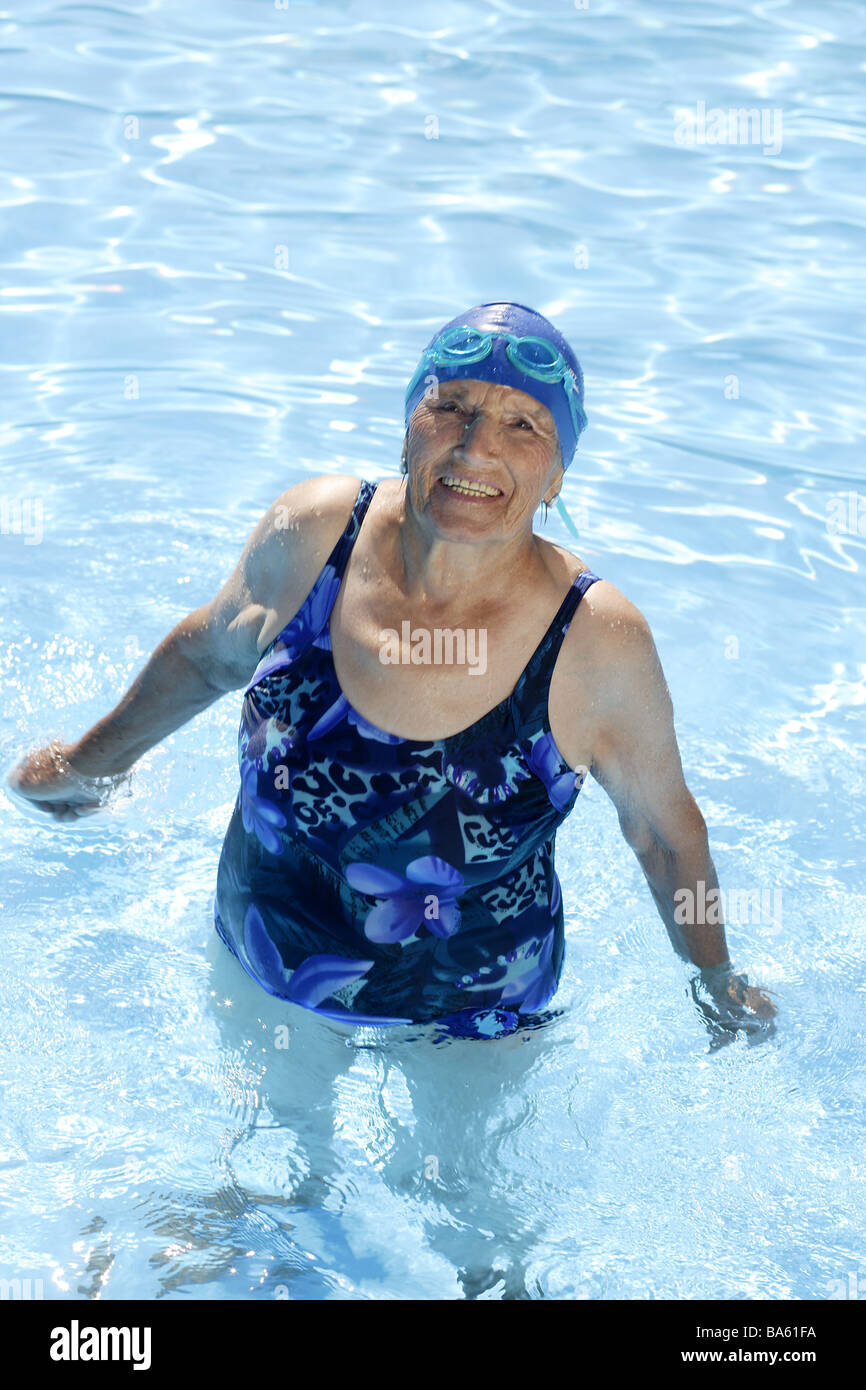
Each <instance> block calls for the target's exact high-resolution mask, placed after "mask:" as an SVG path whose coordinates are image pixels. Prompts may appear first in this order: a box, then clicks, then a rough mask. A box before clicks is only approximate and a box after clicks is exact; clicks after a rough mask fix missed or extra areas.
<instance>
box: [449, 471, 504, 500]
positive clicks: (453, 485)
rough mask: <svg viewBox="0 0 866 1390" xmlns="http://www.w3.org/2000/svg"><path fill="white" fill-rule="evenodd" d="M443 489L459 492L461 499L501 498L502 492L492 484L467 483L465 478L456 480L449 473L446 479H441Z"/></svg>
mask: <svg viewBox="0 0 866 1390" xmlns="http://www.w3.org/2000/svg"><path fill="white" fill-rule="evenodd" d="M439 481H440V483H441V484H442V486H443V487H447V488H448V490H449V491H450V492H457V493H459V494H460V496H461V497H501V496H502V491H501V489H500V488H498V487H493V486H492V485H491V484H490V483H475V482H471V483H470V482H467V480H466V479H465V478H455V477H453V476H452V475H451V474H450V473H447V474H446V475H445V477H444V478H440V479H439Z"/></svg>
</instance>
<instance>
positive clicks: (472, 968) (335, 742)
mask: <svg viewBox="0 0 866 1390" xmlns="http://www.w3.org/2000/svg"><path fill="white" fill-rule="evenodd" d="M374 492H375V484H373V483H370V482H367V481H366V480H365V481H364V482H363V483H362V485H361V490H360V492H359V494H358V497H357V500H356V502H355V505H354V508H353V510H352V515H351V517H350V518H349V521H348V523H347V525H346V529H345V531H344V532H343V534H342V536H341V537H340V539H339V540H338V541H337V543H336V545H335V546H334V549H333V551H332V552H331V554H330V556H329V558H328V560H327V562H326V564H325V565H324V567H323V569H322V571H321V573H320V574H319V577H318V579H317V580H316V583H315V584H314V586H313V588H312V590H311V591H310V593H309V595H308V596H307V599H306V602H305V603H304V605H303V607H302V608H301V609H300V611H299V612H298V613H296V615H295V616H294V618H292V620H291V622H290V623H288V624H287V626H286V627H285V628H283V630H282V632H281V633H280V634H279V636H278V637H276V638H275V639H274V641H273V642H272V643H271V645H270V646H269V647H268V649H267V651H265V652H264V653H263V655H262V657H261V660H260V661H259V664H258V667H257V668H256V671H255V673H254V675H253V678H252V680H251V681H250V684H249V685H248V686H247V688H246V691H245V692H244V703H243V711H242V714H241V723H240V729H239V733H238V761H239V766H240V788H239V790H238V795H237V800H236V802H235V806H234V810H233V813H232V817H231V821H230V822H229V827H228V830H227V832H226V837H225V842H224V844H223V849H222V854H221V857H220V863H219V870H218V874H217V888H216V897H215V900H214V920H215V925H216V929H217V931H218V933H219V935H220V937H221V938H222V940H223V941H224V942H225V943H226V945H227V946H228V947H229V949H230V950H232V951H233V952H234V954H235V955H236V956H237V957H238V959H239V961H240V962H241V964H242V965H243V967H244V969H245V970H246V971H247V972H248V973H249V974H250V975H251V976H252V977H253V979H254V980H256V981H257V982H258V983H259V984H260V985H261V986H262V987H263V988H264V989H266V990H267V991H268V992H269V993H270V994H273V995H275V996H276V997H277V998H279V999H286V1000H289V1001H291V1002H292V1003H294V1004H300V1005H303V1006H304V1007H305V1008H308V1009H314V1010H315V1011H316V1012H317V1013H319V1014H320V1015H324V1016H326V1017H328V1018H332V1019H340V1020H342V1021H344V1022H346V1023H348V1024H373V1025H376V1026H384V1025H395V1024H418V1023H433V1022H434V1021H435V1023H436V1024H437V1025H438V1027H439V1028H441V1030H442V1031H443V1032H444V1033H447V1034H451V1035H457V1036H461V1037H482V1038H486V1037H498V1036H501V1035H502V1034H504V1033H510V1032H514V1031H515V1030H516V1029H517V1028H519V1027H523V1026H538V1020H539V1015H538V1013H537V1011H538V1010H542V1009H543V1008H544V1006H545V1005H546V1004H547V1003H548V1001H549V1000H550V999H551V998H552V996H553V995H554V994H555V992H556V988H557V985H558V983H559V977H560V974H561V971H562V962H563V954H564V948H565V936H564V926H563V909H562V895H561V892H560V885H559V880H558V878H557V876H556V872H555V869H554V836H555V832H556V829H557V827H558V826H559V824H560V823H561V822H562V821H563V820H564V819H565V817H566V816H567V815H568V813H569V812H570V811H571V810H572V808H573V806H574V804H575V801H576V799H577V795H578V792H579V791H580V786H581V781H582V779H581V777H580V776H578V774H576V773H575V772H573V771H572V770H571V769H570V768H569V767H568V766H567V764H566V763H565V762H563V760H562V758H561V756H560V754H559V751H558V749H557V747H556V744H555V742H554V739H553V735H552V733H551V731H550V725H549V723H548V716H547V692H548V687H549V684H550V678H551V675H552V673H553V668H554V664H555V662H556V658H557V654H558V652H559V648H560V644H561V642H562V639H563V636H564V634H565V632H566V631H567V629H568V625H569V623H570V621H571V619H572V617H573V615H574V612H575V610H576V608H577V605H578V604H579V603H580V600H581V598H582V597H583V595H584V593H585V592H586V590H587V589H588V588H589V586H590V585H591V584H593V583H595V581H596V580H597V579H598V577H599V576H598V575H596V574H593V573H592V572H591V571H584V573H583V574H580V575H578V577H577V578H576V579H575V581H574V583H573V584H572V585H571V587H570V588H569V590H568V592H567V593H566V595H565V597H564V598H563V600H562V603H561V604H560V607H559V610H558V612H557V613H556V616H555V617H554V618H553V621H552V622H551V624H550V626H549V628H548V630H547V632H546V633H545V635H544V637H543V638H542V640H541V642H540V643H539V645H538V647H537V648H536V650H535V652H534V654H533V656H532V657H531V659H530V661H529V663H528V665H527V666H526V667H525V669H524V670H523V672H522V674H521V676H520V678H519V679H518V681H517V684H516V686H515V688H514V690H513V691H512V693H511V695H509V696H508V697H507V698H506V699H505V700H503V701H502V702H501V703H500V704H498V705H497V706H496V708H495V709H492V710H490V711H489V712H488V713H487V714H486V715H484V716H483V717H482V718H481V719H478V720H476V722H475V723H474V724H473V725H472V726H471V727H470V728H468V729H464V730H462V731H461V732H460V733H458V734H453V735H451V736H450V737H449V738H441V739H426V740H423V739H408V738H400V737H398V736H397V735H396V734H390V733H386V732H385V731H384V730H383V729H379V728H377V726H376V725H375V724H371V723H369V722H368V721H367V720H366V719H364V718H363V716H362V715H361V714H359V713H358V711H357V710H356V709H354V708H353V707H352V705H350V704H349V702H348V700H347V699H346V697H345V695H344V694H343V693H342V690H341V689H340V685H339V681H338V679H337V673H336V670H335V668H334V662H333V659H332V656H331V642H330V632H329V622H330V615H331V611H332V609H333V607H334V603H335V601H336V597H337V592H338V590H339V587H340V582H341V580H342V577H343V573H344V571H345V568H346V564H347V561H348V558H349V555H350V552H351V550H352V546H353V544H354V542H355V539H356V537H357V535H358V532H359V530H360V528H361V524H362V522H363V519H364V515H365V513H366V511H367V508H368V506H369V505H370V500H371V498H372V496H373V493H374Z"/></svg>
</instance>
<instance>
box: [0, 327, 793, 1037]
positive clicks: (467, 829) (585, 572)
mask: <svg viewBox="0 0 866 1390" xmlns="http://www.w3.org/2000/svg"><path fill="white" fill-rule="evenodd" d="M405 418H406V425H407V431H406V436H405V441H404V447H403V472H404V473H405V475H406V476H405V477H404V478H402V479H400V480H399V481H398V480H397V479H388V480H385V481H383V482H380V483H378V484H372V483H369V482H367V481H361V482H360V483H359V480H358V479H357V478H354V477H347V476H341V475H329V476H324V477H317V478H310V479H308V480H306V481H304V482H302V483H298V484H297V485H296V486H294V487H291V488H289V489H288V490H287V491H286V492H285V493H283V494H282V496H281V497H279V498H278V499H277V500H276V501H275V502H274V504H273V505H272V506H271V508H270V509H269V510H268V511H267V512H266V513H265V515H264V516H263V517H262V519H261V521H260V522H259V524H258V525H257V526H256V528H255V530H254V531H253V533H252V535H251V536H250V538H249V540H248V542H247V545H246V547H245V549H244V551H243V554H242V555H241V558H240V561H239V563H238V566H237V568H236V570H235V572H234V573H233V574H232V576H231V577H230V579H229V580H228V582H227V583H226V584H225V586H224V587H223V588H222V589H221V591H220V592H219V593H218V594H217V595H216V597H215V598H214V599H213V600H212V601H211V602H210V603H208V604H205V605H204V606H203V607H202V608H198V609H196V611H195V612H193V613H191V614H189V615H188V616H187V617H186V618H184V619H183V620H182V621H181V622H180V623H178V625H177V626H176V627H175V628H174V629H173V631H172V632H171V633H169V635H168V636H167V637H166V638H165V639H164V640H163V642H162V643H161V644H160V645H159V647H157V649H156V651H155V652H154V653H153V655H152V656H151V658H150V660H149V661H148V663H147V665H146V666H145V667H144V669H143V671H142V672H141V673H140V675H139V676H138V677H137V678H136V680H135V681H134V682H133V684H132V686H131V687H130V689H129V690H128V691H127V693H126V694H125V695H124V697H123V699H122V700H121V701H120V703H119V704H118V705H117V706H116V708H115V709H114V710H112V711H111V713H110V714H108V715H107V716H106V717H105V718H104V719H102V720H100V721H99V723H97V724H96V725H94V727H93V728H92V729H90V730H88V732H87V733H85V734H84V735H83V736H82V737H81V738H80V739H79V740H78V741H77V742H76V743H73V744H69V745H56V744H53V745H51V747H50V748H47V749H41V750H39V751H38V752H36V753H34V754H31V755H30V757H28V758H26V759H25V760H24V761H23V762H22V763H21V764H19V766H18V767H17V768H16V769H15V771H14V772H13V773H12V775H11V778H10V782H11V785H12V786H13V788H15V790H17V791H18V792H19V793H21V794H22V795H24V796H26V797H29V798H30V799H31V800H32V801H33V802H35V803H36V804H37V805H39V806H41V807H42V808H43V809H44V810H46V811H47V812H49V813H51V814H53V815H54V816H55V817H57V818H58V819H69V818H73V817H75V816H77V815H80V814H87V813H90V812H91V811H93V810H95V809H96V808H98V806H99V805H101V804H102V799H103V796H102V789H103V787H104V786H106V785H109V784H110V783H111V779H113V778H116V777H117V775H118V774H123V773H125V772H126V771H128V769H129V768H130V767H131V766H132V764H133V763H134V762H135V761H136V759H137V758H139V757H140V756H141V755H142V753H144V752H145V751H146V750H147V749H148V748H151V747H152V746H153V745H154V744H155V743H157V742H158V741H159V740H160V739H163V738H165V736H166V735H167V734H169V733H171V732H172V731H173V730H174V729H177V728H178V727H179V726H180V725H181V724H183V723H185V721H186V720H188V719H191V718H192V717H193V716H194V715H195V714H197V713H198V712H199V711H200V710H202V709H204V708H206V706H208V705H209V704H211V703H212V702H213V701H214V700H217V699H218V698H219V697H220V696H221V695H222V694H224V693H225V692H226V691H230V690H235V689H237V688H239V687H241V686H242V687H244V701H243V710H242V715H241V724H240V732H239V759H240V787H239V791H238V796H237V800H236V803H235V807H234V812H233V814H232V818H231V821H230V824H229V827H228V831H227V833H226V837H225V843H224V845H223V850H222V855H221V858H220V864H219V871H218V875H217V890H216V898H215V901H214V921H215V926H216V930H217V932H218V933H219V935H220V937H221V938H222V940H223V941H224V942H225V944H226V945H227V946H228V948H229V949H230V950H231V951H232V952H234V954H235V955H236V956H237V958H238V960H239V961H240V963H241V965H242V966H243V967H244V969H245V970H246V971H248V973H249V974H250V975H251V976H252V977H253V979H255V980H256V981H257V982H258V983H259V984H260V985H261V986H262V987H263V988H264V989H266V990H267V991H268V992H269V993H271V994H273V995H276V996H277V997H278V998H280V999H285V1000H288V1001H291V1002H293V1003H295V1004H300V1005H303V1006H305V1007H307V1008H311V1009H315V1010H317V1011H318V1012H319V1013H320V1014H323V1015H325V1016H327V1017H329V1018H332V1019H340V1020H343V1021H344V1022H346V1023H348V1024H355V1023H367V1024H376V1025H401V1024H418V1023H432V1022H434V1021H435V1022H436V1024H437V1025H439V1028H441V1029H442V1030H444V1032H446V1033H450V1034H457V1035H459V1036H470V1037H492V1036H499V1035H501V1034H504V1033H509V1032H513V1031H515V1030H516V1029H518V1028H521V1027H532V1026H538V1025H539V1023H540V1022H542V1021H543V1020H544V1018H545V1015H544V1014H543V1013H540V1012H539V1011H542V1010H544V1007H545V1005H546V1004H547V1003H548V1002H549V1001H550V999H551V998H552V997H553V995H554V994H555V992H556V989H557V985H558V982H559V978H560V973H561V970H562V963H563V952H564V929H563V905H562V893H561V889H560V883H559V880H558V878H557V874H556V870H555V867H554V842H555V834H556V830H557V828H558V826H559V825H560V823H561V822H562V821H563V820H564V819H565V817H566V816H567V815H568V814H569V812H570V811H571V810H572V809H573V808H574V805H575V802H576V799H577V796H578V793H579V791H580V788H581V785H582V782H583V778H584V776H585V774H586V772H587V771H591V772H592V774H593V776H594V777H595V778H596V779H597V780H598V781H599V782H600V783H601V785H602V786H603V787H604V788H605V790H606V791H607V793H608V795H609V796H610V797H611V799H612V800H613V802H614V805H615V806H616V808H617V811H618V813H619V821H620V825H621V827H622V831H623V834H624V836H625V838H626V840H627V841H628V843H629V844H630V845H631V847H632V849H633V850H634V852H635V854H636V855H637V857H638V860H639V862H640V864H641V867H642V868H643V870H644V873H645V875H646V878H647V881H648V883H649V887H650V891H651V892H652V895H653V898H654V900H655V903H656V906H657V908H658V910H659V913H660V915H661V917H662V920H663V922H664V925H665V927H666V928H667V931H668V933H669V936H670V938H671V941H672V944H673V946H674V949H675V950H677V951H678V953H679V954H680V955H682V956H683V958H684V959H690V960H691V961H692V962H693V963H694V964H695V965H697V966H698V967H700V971H701V977H702V978H703V980H704V982H705V983H706V985H707V986H708V989H709V993H710V996H711V997H712V998H713V999H714V1000H715V1004H716V1006H717V1009H718V1012H717V1011H716V1010H714V1009H712V1008H710V1009H709V1011H708V1006H706V1005H705V1004H703V1003H702V1002H701V1000H699V999H698V996H697V994H696V995H695V997H696V1000H697V1001H698V1002H699V1003H700V1004H701V1007H702V1008H703V1009H704V1012H705V1013H707V1014H708V1017H712V1019H713V1020H714V1022H715V1023H718V1024H721V1026H722V1027H723V1028H726V1029H729V1030H735V1029H736V1028H737V1027H739V1026H746V1027H747V1028H755V1027H759V1026H760V1025H759V1024H757V1021H756V1020H757V1018H767V1017H770V1016H771V1015H772V1014H773V1013H774V1012H775V1006H774V1005H773V1004H772V1003H771V1001H770V1000H769V999H768V997H767V996H766V994H764V993H763V992H761V991H759V990H757V989H755V988H754V987H751V986H749V985H748V981H747V980H746V978H745V977H744V976H742V975H735V974H734V973H733V970H732V968H731V963H730V960H729V958H728V950H727V946H726V942H725V933H724V928H723V926H722V923H721V921H720V919H719V913H718V911H717V899H718V884H717V879H716V874H715V869H714V867H713V862H712V859H711V857H710V853H709V849H708V843H707V829H706V824H705V822H704V819H703V816H702V815H701V812H700V810H699V809H698V807H697V805H696V803H695V801H694V799H693V797H692V796H691V794H690V792H689V790H688V787H687V786H686V784H685V781H684V780H683V772H682V766H681V762H680V756H679V751H678V748H677V741H676V736H675V733H674V726H673V721H672V711H671V701H670V697H669V694H668V690H667V686H666V683H665V679H664V675H663V673H662V670H661V666H660V664H659V659H658V656H657V654H656V649H655V646H654V643H653V639H652V635H651V633H650V630H649V627H648V625H647V623H646V620H645V619H644V617H643V615H642V614H641V613H640V612H639V611H638V609H637V608H635V606H634V605H633V604H632V603H630V602H629V600H628V599H627V598H625V597H624V596H623V595H622V594H621V593H620V592H619V591H618V590H617V589H616V588H615V587H614V586H613V585H612V584H610V583H608V582H607V581H606V580H604V579H603V578H600V577H599V576H598V575H596V574H593V573H592V572H591V570H590V569H589V567H588V566H587V565H585V564H584V563H583V561H582V560H580V559H579V558H578V557H577V556H575V555H572V554H570V553H569V552H568V551H567V550H564V549H563V548H562V547H561V546H558V545H554V544H552V543H550V542H549V541H546V540H543V539H541V538H540V537H539V536H537V535H536V534H535V533H534V532H533V529H532V523H533V517H534V514H535V512H536V509H537V508H538V505H539V503H540V502H541V501H542V500H543V501H544V502H545V503H548V504H549V503H550V502H552V501H553V500H554V499H555V498H556V497H557V496H558V492H559V488H560V486H561V483H562V477H563V470H564V469H565V468H567V467H568V465H569V463H570V462H571V460H572V457H573V455H574V451H575V447H576V444H577V440H578V437H579V435H580V432H581V430H582V428H583V427H584V425H585V423H586V419H585V416H584V412H583V376H582V373H581V369H580V364H579V362H578V360H577V358H576V356H575V354H574V352H573V351H572V349H571V348H570V347H569V345H568V343H567V342H566V341H565V339H564V338H563V337H562V335H561V334H560V333H559V332H558V330H557V329H556V328H554V326H553V325H552V324H551V323H550V322H549V321H548V320H547V319H546V318H543V317H542V316H541V315H540V314H537V313H535V312H534V311H532V310H530V309H527V308H525V307H524V306H522V305H517V304H483V305H479V306H477V307H476V308H474V309H471V310H469V311H468V312H467V313H464V314H460V315H459V316H458V317H457V318H456V319H453V320H451V322H450V323H448V324H446V325H445V327H444V328H443V329H441V330H440V331H439V332H438V333H437V334H436V335H435V336H434V338H433V339H432V340H431V342H430V343H429V345H428V346H427V348H426V349H425V351H424V353H423V355H422V359H421V362H420V364H419V367H418V370H417V371H416V373H415V375H414V377H413V379H412V381H411V382H410V384H409V388H408V390H407V393H406V416H405ZM103 779H107V782H106V781H104V780H103ZM707 907H709V911H707ZM696 978H697V977H696ZM439 1028H437V1029H434V1032H435V1033H437V1035H438V1031H439Z"/></svg>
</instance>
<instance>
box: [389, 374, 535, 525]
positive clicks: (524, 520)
mask: <svg viewBox="0 0 866 1390" xmlns="http://www.w3.org/2000/svg"><path fill="white" fill-rule="evenodd" d="M405 459H406V465H407V474H408V492H409V500H410V503H411V506H412V508H413V510H414V511H415V512H416V514H417V515H419V516H422V515H423V516H424V517H426V518H427V520H428V521H431V522H432V523H433V525H434V526H435V528H436V530H437V531H439V532H440V534H445V535H447V536H449V537H450V538H451V539H461V538H466V539H482V538H483V539H487V538H490V539H493V538H503V537H505V536H507V535H513V534H515V533H517V532H519V531H520V530H521V529H524V528H526V529H528V530H531V529H532V519H533V516H534V515H535V512H536V510H537V508H538V506H539V503H540V502H541V501H542V499H543V498H547V499H550V498H552V497H553V496H554V495H555V494H556V493H557V492H558V490H559V485H560V482H561V479H562V465H561V461H560V451H559V437H558V435H557V433H556V426H555V424H554V421H553V416H552V415H551V413H550V411H549V410H548V409H547V407H546V406H544V405H542V404H541V402H540V401H537V400H535V398H534V397H533V396H528V395H526V393H525V392H524V391H518V390H516V389H515V388H514V387H513V386H498V385H495V384H494V383H493V382H487V381H473V380H470V379H466V380H460V381H447V382H443V383H442V384H441V385H440V386H439V390H438V394H437V395H435V396H434V395H431V396H425V397H423V398H422V399H421V400H420V401H419V402H418V405H417V406H416V407H415V410H414V411H413V413H412V417H411V419H410V421H409V430H408V433H407V436H406V453H405ZM460 482H467V483H475V484H480V485H483V487H484V492H483V495H482V494H481V493H479V492H475V493H471V494H470V493H468V492H461V491H459V490H458V489H457V488H455V486H454V484H455V483H457V484H459V483H460Z"/></svg>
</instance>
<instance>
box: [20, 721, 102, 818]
mask: <svg viewBox="0 0 866 1390" xmlns="http://www.w3.org/2000/svg"><path fill="white" fill-rule="evenodd" d="M74 754H75V746H74V744H64V743H60V742H59V741H57V740H55V741H54V742H53V743H50V744H48V745H46V746H45V747H43V748H35V749H33V750H32V751H31V752H29V753H27V754H26V755H25V756H24V757H23V758H22V759H21V761H20V762H19V763H16V765H15V767H13V769H12V771H11V772H10V773H9V776H8V778H7V781H8V784H9V787H10V789H11V790H12V791H13V792H15V793H16V794H17V795H18V796H21V797H24V798H25V799H26V800H27V801H28V802H29V804H30V805H31V806H34V807H35V808H36V809H37V810H39V811H44V812H45V813H46V814H47V815H49V816H52V817H53V818H54V820H64V821H65V820H78V819H79V818H80V817H81V816H92V815H93V813H94V812H95V811H98V810H99V809H100V808H101V807H102V806H104V805H105V802H106V800H107V791H109V790H110V789H111V784H110V783H108V782H107V781H106V780H105V779H96V778H88V777H85V776H83V775H82V774H81V773H78V772H76V771H75V770H74V768H73V766H72V765H71V761H70V760H71V759H74Z"/></svg>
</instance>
